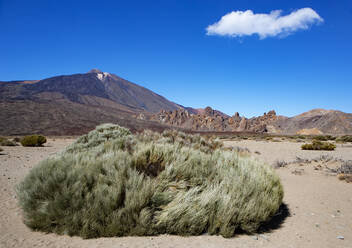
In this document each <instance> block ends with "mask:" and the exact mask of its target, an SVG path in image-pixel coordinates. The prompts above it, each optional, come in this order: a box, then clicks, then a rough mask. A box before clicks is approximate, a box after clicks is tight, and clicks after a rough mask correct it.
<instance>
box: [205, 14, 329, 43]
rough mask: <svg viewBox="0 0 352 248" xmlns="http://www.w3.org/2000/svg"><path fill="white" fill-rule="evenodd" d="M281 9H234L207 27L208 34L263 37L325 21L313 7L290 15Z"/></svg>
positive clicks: (282, 33) (283, 33) (288, 32)
mask: <svg viewBox="0 0 352 248" xmlns="http://www.w3.org/2000/svg"><path fill="white" fill-rule="evenodd" d="M281 12H282V11H281V10H274V11H271V12H270V14H254V13H253V11H252V10H246V11H232V12H231V13H228V14H226V15H224V16H223V17H221V19H220V21H218V22H216V23H214V24H212V25H209V26H208V27H207V29H206V30H207V35H222V36H232V37H241V36H245V35H253V34H258V35H259V37H260V38H261V39H264V38H266V37H269V36H286V35H289V34H291V33H293V32H295V31H297V30H300V29H308V28H309V27H310V25H312V24H315V23H320V22H323V21H324V20H323V18H321V17H320V16H319V15H318V13H317V12H315V11H314V10H313V9H311V8H303V9H299V10H296V11H294V12H292V13H290V14H289V15H284V16H282V15H281Z"/></svg>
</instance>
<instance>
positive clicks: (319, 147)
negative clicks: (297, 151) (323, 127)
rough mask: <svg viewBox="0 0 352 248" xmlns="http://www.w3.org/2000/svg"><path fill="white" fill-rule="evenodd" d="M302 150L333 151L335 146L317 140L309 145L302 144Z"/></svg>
mask: <svg viewBox="0 0 352 248" xmlns="http://www.w3.org/2000/svg"><path fill="white" fill-rule="evenodd" d="M301 148H302V150H324V151H333V150H335V148H336V145H334V144H332V143H329V142H322V141H319V140H313V141H312V143H311V144H304V145H302V146H301Z"/></svg>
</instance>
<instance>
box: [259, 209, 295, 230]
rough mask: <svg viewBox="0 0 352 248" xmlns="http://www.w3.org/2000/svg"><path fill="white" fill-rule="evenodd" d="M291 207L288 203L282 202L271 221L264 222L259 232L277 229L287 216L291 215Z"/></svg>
mask: <svg viewBox="0 0 352 248" xmlns="http://www.w3.org/2000/svg"><path fill="white" fill-rule="evenodd" d="M290 216H291V213H290V209H289V208H288V206H287V204H285V203H282V204H281V206H280V208H279V210H278V211H277V213H276V214H275V215H274V216H273V217H272V218H271V220H270V221H268V222H265V223H263V224H262V225H261V226H260V227H259V229H258V231H257V232H258V233H264V232H271V231H273V230H275V229H279V228H280V227H281V226H282V224H283V223H284V222H285V219H286V218H287V217H290Z"/></svg>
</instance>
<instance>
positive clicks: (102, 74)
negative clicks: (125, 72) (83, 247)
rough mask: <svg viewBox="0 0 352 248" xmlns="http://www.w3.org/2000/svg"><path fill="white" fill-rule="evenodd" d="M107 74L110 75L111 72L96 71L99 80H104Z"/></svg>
mask: <svg viewBox="0 0 352 248" xmlns="http://www.w3.org/2000/svg"><path fill="white" fill-rule="evenodd" d="M109 76H111V74H110V73H108V72H99V73H97V78H98V79H99V80H100V81H102V80H104V79H105V78H107V77H109Z"/></svg>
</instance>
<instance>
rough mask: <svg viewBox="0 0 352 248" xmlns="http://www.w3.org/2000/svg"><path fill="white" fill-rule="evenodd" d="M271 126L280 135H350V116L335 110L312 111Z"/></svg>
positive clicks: (351, 117) (351, 118) (351, 129)
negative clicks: (280, 133) (279, 131)
mask: <svg viewBox="0 0 352 248" xmlns="http://www.w3.org/2000/svg"><path fill="white" fill-rule="evenodd" d="M273 125H274V127H275V128H276V129H278V130H281V132H282V133H288V134H293V133H305V134H317V132H318V133H324V134H335V135H339V134H340V135H342V134H352V114H349V113H344V112H341V111H337V110H325V109H313V110H311V111H308V112H305V113H303V114H300V115H297V116H294V117H291V118H287V119H281V120H279V121H277V122H275V123H274V124H273ZM310 132H311V133H310Z"/></svg>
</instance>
